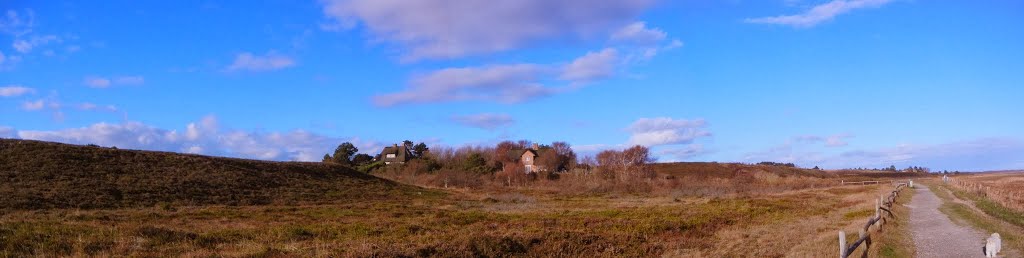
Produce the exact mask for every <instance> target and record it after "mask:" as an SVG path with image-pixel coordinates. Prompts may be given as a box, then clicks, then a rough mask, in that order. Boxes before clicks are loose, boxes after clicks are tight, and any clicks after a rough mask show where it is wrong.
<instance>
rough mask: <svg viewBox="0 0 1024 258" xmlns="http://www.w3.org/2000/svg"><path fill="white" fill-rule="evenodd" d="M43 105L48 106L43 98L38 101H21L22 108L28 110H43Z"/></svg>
mask: <svg viewBox="0 0 1024 258" xmlns="http://www.w3.org/2000/svg"><path fill="white" fill-rule="evenodd" d="M43 107H46V101H44V100H41V99H40V100H36V101H25V102H23V103H21V109H24V110H28V111H36V110H41V109H43Z"/></svg>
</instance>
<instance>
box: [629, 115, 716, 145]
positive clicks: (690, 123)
mask: <svg viewBox="0 0 1024 258" xmlns="http://www.w3.org/2000/svg"><path fill="white" fill-rule="evenodd" d="M706 127H707V122H705V121H704V119H696V120H685V119H674V118H670V117H658V118H640V119H637V120H636V121H635V122H633V124H632V125H630V126H629V128H627V130H628V131H629V132H630V133H631V134H632V135H631V136H630V137H629V142H628V144H629V145H636V144H638V145H644V146H648V147H653V146H659V145H672V144H689V143H692V142H693V140H694V139H697V138H700V137H707V136H711V132H709V131H707V130H706V129H705V128H706Z"/></svg>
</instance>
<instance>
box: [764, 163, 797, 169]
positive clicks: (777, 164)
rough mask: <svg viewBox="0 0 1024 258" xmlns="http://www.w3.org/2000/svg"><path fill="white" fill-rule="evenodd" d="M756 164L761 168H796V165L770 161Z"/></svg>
mask: <svg viewBox="0 0 1024 258" xmlns="http://www.w3.org/2000/svg"><path fill="white" fill-rule="evenodd" d="M757 164H758V165H762V166H776V167H791V168H795V167H796V164H793V163H779V162H772V161H762V162H759V163H757Z"/></svg>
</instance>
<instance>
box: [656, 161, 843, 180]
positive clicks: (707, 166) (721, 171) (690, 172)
mask: <svg viewBox="0 0 1024 258" xmlns="http://www.w3.org/2000/svg"><path fill="white" fill-rule="evenodd" d="M652 167H653V168H654V171H655V172H658V173H659V174H664V175H672V176H676V177H690V178H698V179H708V178H729V179H737V178H744V177H751V176H754V175H755V174H757V173H767V174H771V175H775V176H780V177H794V176H799V177H811V178H826V177H835V175H833V174H831V173H828V172H825V171H822V170H813V169H806V168H795V167H786V166H771V165H750V164H739V163H718V162H672V163H655V164H654V165H653V166H652Z"/></svg>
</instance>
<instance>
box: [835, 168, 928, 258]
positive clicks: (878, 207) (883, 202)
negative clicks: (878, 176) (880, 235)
mask: <svg viewBox="0 0 1024 258" xmlns="http://www.w3.org/2000/svg"><path fill="white" fill-rule="evenodd" d="M906 187H910V188H913V187H914V180H909V181H908V182H907V183H899V184H897V185H896V189H894V190H892V192H889V194H888V195H882V196H880V197H879V198H878V200H875V215H874V216H871V217H870V218H868V223H866V224H864V228H862V229H860V232H858V235H859V236H860V237H859V238H857V241H853V244H851V245H849V246H847V245H846V232H843V231H842V230H840V231H839V258H846V257H848V256H850V253H853V251H855V250H857V247H860V246H861V245H862V244H863V245H864V246H865V248H867V246H869V245H871V236H870V235H868V231H869V230H871V226H874V225H877V226H878V230H879V232H881V230H882V225H884V224H885V223H886V222H887V221H886V220H887V219H886V218H885V217H884V216H882V212H883V211H884V212H885V213H886V214H887V215H888V217H889V218H893V219H895V218H896V215H894V214H893V213H892V206H893V205H894V204H895V203H896V198H897V197H899V196H900V191H902V190H903V189H904V188H906Z"/></svg>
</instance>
